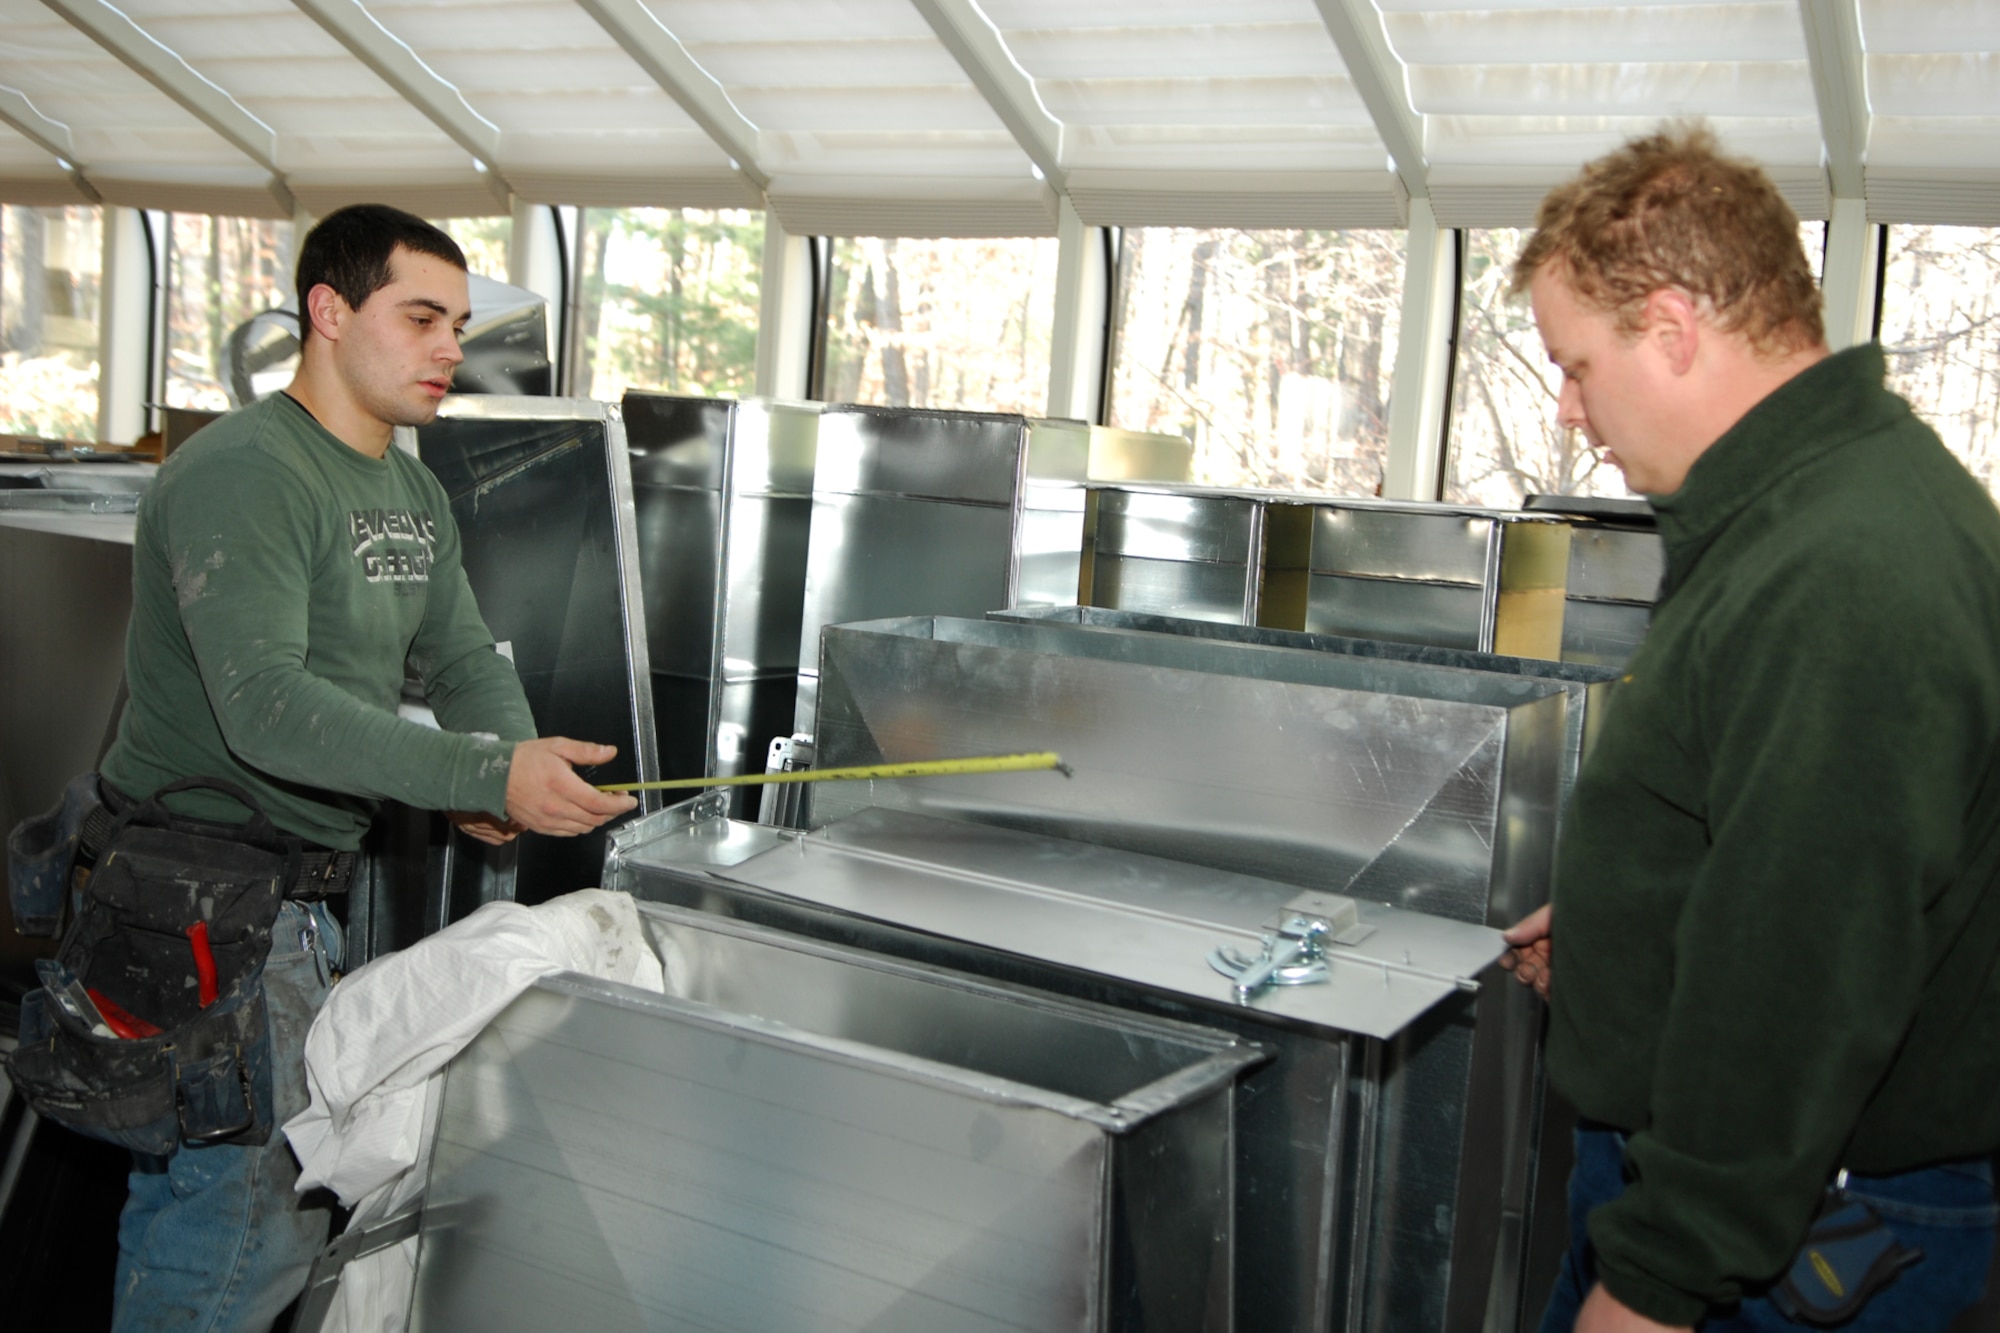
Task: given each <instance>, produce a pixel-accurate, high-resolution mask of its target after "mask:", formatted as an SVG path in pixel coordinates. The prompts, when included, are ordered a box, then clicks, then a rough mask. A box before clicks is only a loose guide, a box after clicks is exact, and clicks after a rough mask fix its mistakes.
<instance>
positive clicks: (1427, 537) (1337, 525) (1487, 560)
mask: <svg viewBox="0 0 2000 1333" xmlns="http://www.w3.org/2000/svg"><path fill="white" fill-rule="evenodd" d="M1569 531H1570V530H1569V524H1568V523H1566V522H1564V521H1562V520H1560V519H1556V518H1550V517H1547V516H1542V515H1523V514H1515V513H1504V512H1495V511H1491V510H1486V511H1481V510H1463V509H1449V508H1445V507H1443V506H1421V507H1420V506H1416V505H1400V506H1390V505H1386V504H1369V503H1367V502H1344V501H1322V502H1318V503H1314V504H1273V505H1272V507H1271V513H1270V517H1269V529H1268V532H1269V535H1268V537H1267V540H1266V546H1265V553H1264V563H1265V570H1264V580H1265V592H1264V602H1263V605H1262V607H1261V608H1260V610H1259V613H1258V623H1259V624H1262V625H1269V626H1271V627H1273V628H1276V629H1297V630H1306V631H1309V632H1312V633H1315V634H1340V635H1346V636H1348V637H1351V638H1360V639H1398V640H1402V641H1404V642H1409V643H1434V644H1438V645H1441V646H1443V647H1448V648H1469V649H1473V650H1475V651H1478V652H1490V653H1504V654H1507V655H1510V656H1515V657H1545V658H1558V657H1560V656H1561V655H1562V622H1563V583H1564V578H1565V575H1566V573H1567V570H1568V562H1569Z"/></svg>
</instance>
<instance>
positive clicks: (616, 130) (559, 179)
mask: <svg viewBox="0 0 2000 1333" xmlns="http://www.w3.org/2000/svg"><path fill="white" fill-rule="evenodd" d="M370 12H371V13H372V14H373V15H374V16H375V18H376V19H377V20H378V21H379V22H380V23H381V24H382V25H383V26H384V27H385V28H387V29H388V30H389V31H391V32H393V33H394V34H395V35H396V37H397V38H398V39H400V40H401V41H403V42H405V43H407V44H408V45H409V47H410V48H411V49H412V50H413V51H414V52H416V54H417V55H418V56H419V57H420V58H421V59H422V60H423V61H424V62H425V64H427V65H428V66H429V67H430V68H432V69H433V70H435V71H436V72H437V73H438V74H439V75H440V76H441V77H442V78H444V79H445V80H446V81H447V82H449V83H450V84H451V85H452V86H453V87H455V88H456V89H457V90H458V91H459V93H460V94H461V95H462V96H463V97H464V99H465V102H466V104H467V105H468V106H469V107H470V108H471V109H472V110H473V111H474V112H475V113H476V114H477V115H479V116H480V117H481V118H482V119H484V120H486V121H487V122H489V123H490V124H492V125H493V126H494V128H495V129H497V130H498V131H499V136H500V137H499V144H498V149H497V153H496V156H497V159H498V160H497V162H496V164H495V165H496V166H497V167H498V169H499V171H500V173H501V175H502V176H503V177H505V178H506V179H507V180H508V182H509V183H510V184H512V185H513V186H514V188H515V189H516V190H517V191H520V192H522V193H524V194H526V193H530V191H527V190H523V186H522V182H521V181H517V180H515V177H516V176H517V175H520V176H524V177H526V178H530V179H532V180H533V181H534V186H533V190H532V193H534V194H536V195H541V196H544V197H546V196H547V195H548V193H549V192H551V191H555V192H557V193H558V194H560V192H561V189H562V184H563V182H564V181H565V180H566V179H567V180H571V181H574V182H575V184H576V185H577V187H578V191H579V199H580V201H583V202H589V203H593V204H601V203H604V202H605V201H606V199H607V198H608V197H610V195H621V194H622V197H623V201H624V202H627V203H633V204H637V203H658V202H662V199H663V197H664V198H665V199H666V200H667V201H669V202H672V201H673V198H672V197H673V196H674V194H675V189H674V188H673V187H674V185H675V184H676V183H678V184H682V185H688V186H689V189H688V190H686V191H683V192H682V193H683V194H701V195H702V196H703V197H704V198H707V197H708V195H709V193H710V192H712V191H713V189H714V188H715V187H717V186H718V185H720V186H721V187H722V189H723V190H724V192H725V193H726V195H727V196H728V200H729V202H730V203H731V204H733V205H742V204H744V203H754V202H755V198H754V195H753V194H752V193H751V192H750V191H749V190H748V188H747V187H746V186H745V185H744V184H743V183H742V182H741V181H740V180H738V179H736V173H735V171H734V169H733V168H731V166H730V163H729V155H728V154H727V153H725V152H723V151H722V149H721V148H719V147H718V146H717V145H716V143H715V141H714V140H713V139H712V138H710V137H709V136H708V134H707V133H705V132H704V131H703V130H702V129H701V127H700V126H699V125H697V124H696V123H695V122H694V120H693V119H692V118H690V117H689V115H688V113H687V112H686V111H685V110H683V109H682V108H681V106H680V105H679V104H678V103H677V102H675V101H674V99H673V98H672V97H671V96H670V95H669V94H668V93H667V92H666V91H665V90H664V89H662V88H661V87H660V85H659V83H658V82H657V81H656V80H654V79H653V77H652V76H651V75H649V74H647V73H646V71H645V70H644V69H643V68H641V67H640V65H639V64H638V63H637V62H636V61H635V60H634V59H633V58H632V57H631V55H629V54H628V53H627V52H626V51H625V50H624V49H623V48H622V47H620V46H619V45H618V42H617V40H616V39H615V38H613V37H612V36H611V34H610V33H608V32H606V31H605V30H604V28H603V27H602V26H600V25H599V24H598V23H596V22H595V21H594V20H592V19H591V18H590V16H589V15H587V14H586V13H584V12H583V11H582V10H581V9H579V8H578V7H577V6H576V5H575V4H573V3H570V0H553V2H552V0H518V2H517V3H493V2H492V0H394V3H378V4H374V5H372V6H371V8H370ZM621 177H622V178H624V179H625V180H628V181H629V182H631V184H630V186H629V187H628V188H626V189H624V190H623V191H622V192H621V191H620V190H619V189H618V188H617V186H616V182H617V180H619V179H620V178H621ZM663 178H664V179H663ZM607 191H609V194H607ZM586 193H587V194H588V195H589V196H590V198H588V199H587V200H582V199H581V195H582V194H586Z"/></svg>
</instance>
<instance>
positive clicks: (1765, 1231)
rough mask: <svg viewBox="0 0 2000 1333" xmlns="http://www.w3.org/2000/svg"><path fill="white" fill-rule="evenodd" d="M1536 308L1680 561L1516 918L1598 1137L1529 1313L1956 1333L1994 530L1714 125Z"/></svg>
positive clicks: (1991, 953) (1972, 1213)
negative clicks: (1843, 334)
mask: <svg viewBox="0 0 2000 1333" xmlns="http://www.w3.org/2000/svg"><path fill="white" fill-rule="evenodd" d="M1514 285H1515V289H1516V291H1517V292H1519V291H1526V292H1527V293H1528V294H1529V295H1530V297H1531V299H1532V302H1533V306H1534V312H1535V321H1536V324H1537V326H1538V327H1539V328H1540V330H1541V334H1542V339H1543V342H1544V343H1545V344H1546V346H1547V348H1548V354H1549V359H1550V360H1551V361H1553V362H1554V363H1555V365H1556V366H1557V367H1558V368H1559V369H1560V370H1561V371H1562V389H1561V394H1560V397H1559V400H1558V407H1557V419H1558V421H1560V422H1561V423H1562V424H1563V425H1564V426H1566V427H1569V428H1571V429H1575V430H1581V431H1583V432H1584V433H1585V435H1586V437H1587V438H1588V439H1589V441H1590V442H1591V444H1592V445H1593V446H1595V447H1596V448H1598V449H1600V450H1602V451H1603V452H1604V453H1605V454H1606V455H1607V456H1608V457H1609V458H1611V460H1612V461H1613V462H1615V463H1616V464H1617V465H1618V467H1619V468H1620V469H1621V470H1622V471H1623V472H1624V474H1625V478H1626V480H1627V482H1628V483H1629V484H1630V485H1631V486H1632V488H1633V489H1634V490H1637V491H1640V492H1643V493H1644V494H1646V495H1648V496H1649V497H1651V499H1652V502H1653V506H1654V508H1655V510H1656V511H1657V512H1658V514H1659V521H1660V530H1661V535H1662V537H1663V538H1664V541H1665V545H1666V554H1667V574H1666V581H1665V584H1664V587H1663V589H1662V592H1661V596H1660V600H1659V603H1658V606H1657V609H1656V611H1655V613H1654V618H1653V626H1652V629H1651V631H1650V633H1649V635H1648V638H1647V640H1646V642H1645V644H1644V645H1643V646H1642V647H1641V648H1640V650H1639V652H1638V654H1637V655H1636V656H1635V657H1634V658H1633V659H1632V662H1631V664H1630V666H1629V668H1628V674H1627V675H1626V677H1625V679H1624V681H1623V682H1622V683H1621V684H1620V686H1619V689H1618V692H1617V694H1616V696H1615V697H1614V699H1613V701H1612V704H1611V707H1610V709H1609V711H1608V714H1607V717H1606V720H1605V723H1604V727H1603V731H1602V733H1601V736H1600V738H1599V740H1598V742H1597V744H1596V746H1595V748H1594V749H1593V751H1592V753H1591V755H1590V757H1589V759H1588V760H1587V762H1586V763H1585V766H1584V769H1583V772H1582V773H1581V775H1580V776H1579V779H1578V781H1577V785H1576V791H1575V796H1574V803H1573V804H1572V806H1571V808H1570V811H1569V814H1568V817H1567V819H1566V822H1565V831H1564V834H1563V840H1562V845H1561V847H1560V849H1559V851H1558V854H1557V866H1556V874H1555V881H1554V886H1553V892H1552V896H1551V903H1550V906H1549V907H1546V908H1544V909H1543V910H1542V911H1540V912H1538V913H1536V914H1535V915H1534V916H1532V917H1530V918H1529V919H1528V920H1527V921H1524V922H1522V923H1521V924H1520V925H1519V926H1517V927H1516V928H1515V929H1514V930H1513V931H1512V932H1510V940H1511V942H1512V943H1513V945H1514V946H1515V947H1514V950H1513V953H1512V955H1511V957H1510V958H1509V959H1508V962H1509V964H1510V965H1511V966H1512V967H1513V968H1514V970H1515V973H1516V975H1517V976H1518V977H1519V978H1520V979H1522V980H1523V981H1526V982H1528V983H1530V984H1532V985H1534V986H1535V987H1536V988H1537V989H1538V990H1539V991H1541V993H1542V994H1544V995H1545V996H1548V997H1549V1000H1550V1006H1551V1014H1550V1024H1549V1037H1548V1068H1549V1074H1550V1078H1551V1079H1552V1081H1553V1082H1554V1084H1555V1086H1556V1088H1557V1089H1558V1090H1559V1091H1560V1092H1561V1093H1562V1094H1563V1095H1564V1096H1565V1097H1566V1098H1567V1099H1568V1100H1569V1101H1570V1102H1571V1103H1573V1104H1574V1105H1575V1106H1576V1108H1577V1110H1578V1112H1579V1113H1580V1116H1581V1118H1582V1127H1581V1129H1580V1130H1579V1132H1578V1136H1577V1163H1576V1169H1575V1171H1574V1173H1573V1175H1572V1177H1571V1183H1570V1214H1571V1218H1570V1222H1571V1232H1572V1239H1571V1247H1570V1251H1569V1253H1568V1255H1567V1256H1566V1259H1565V1262H1564V1269H1563V1274H1562V1278H1561V1280H1560V1281H1559V1283H1558V1287H1557V1291H1556V1293H1555V1295H1554V1297H1553V1298H1552V1300H1551V1303H1550V1308H1549V1310H1548V1312H1547V1315H1546V1317H1545V1320H1544V1323H1543V1325H1542V1327H1543V1329H1544V1330H1545V1331H1550V1333H1553V1331H1555V1330H1568V1329H1571V1328H1575V1329H1578V1330H1584V1331H1585V1333H1607V1330H1626V1329H1638V1330H1654V1329H1661V1328H1668V1329H1675V1328H1693V1327H1697V1326H1699V1327H1701V1328H1703V1329H1708V1330H1746V1329H1797V1328H1799V1327H1802V1326H1804V1325H1808V1324H1820V1325H1833V1324H1837V1325H1838V1326H1839V1327H1841V1328H1844V1329H1854V1330H1895V1331H1896V1333H1922V1331H1923V1330H1938V1331H1939V1333H1942V1331H1943V1330H1945V1329H1946V1328H1948V1327H1949V1325H1950V1324H1951V1322H1952V1319H1953V1318H1954V1317H1955V1316H1956V1315H1957V1313H1958V1312H1959V1311H1961V1310H1962V1309H1964V1308H1965V1307H1967V1306H1969V1305H1971V1304H1973V1303H1974V1302H1976V1301H1977V1300H1978V1299H1979V1296H1980V1293H1981V1291H1982V1288H1983V1285H1984V1282H1985V1277H1986V1272H1987V1268H1988V1265H1989V1263H1990V1260H1991V1255H1992V1250H1993V1221H1994V1213H1995V1207H1994V1194H1993V1177H1992V1171H1991V1166H1990V1161H1991V1156H1992V1153H1993V1151H1994V1148H1995V1146H1996V1145H2000V890H1996V880H2000V514H1996V512H1995V509H1994V506H1993V502H1992V501H1991V499H1989V498H1988V496H1987V495H1986V493H1985V492H1984V491H1983V490H1982V489H1981V488H1980V486H1979V485H1978V483H1977V482H1975V481H1974V480H1973V479H1972V478H1971V477H1970V476H1969V475H1968V474H1967V473H1966V471H1965V469H1964V468H1963V467H1961V466H1960V465H1959V464H1958V462H1957V461H1956V460H1954V459H1953V458H1952V456H1951V455H1950V454H1949V453H1947V452H1946V451H1945V449H1944V447H1943V446H1942V445H1941V444H1940V443H1939V442H1938V439H1937V437H1936V435H1935V434H1933V433H1932V432H1931V430H1930V429H1929V428H1928V427H1927V426H1925V425H1924V424H1923V423H1922V422H1920V421H1918V420H1917V419H1916V418H1915V417H1914V416H1912V415H1911V413H1910V409H1909V405H1908V404H1907V403H1905V402H1904V401H1903V400H1902V399H1901V398H1898V397H1896V396H1895V395H1894V394H1892V393H1890V392H1888V391H1887V390H1886V389H1885V388H1884V387H1883V371H1884V365H1883V358H1882V352H1881V349H1880V348H1878V347H1875V346H1872V345H1869V346H1861V347H1854V348H1850V349H1848V350H1846V351H1842V352H1839V353H1829V351H1828V349H1827V346H1826V340H1825V336H1824V333H1823V331H1822V324H1821V317H1820V297H1819V293H1818V291H1817V290H1816V288H1815V285H1814V281H1813V275H1812V270H1811V267H1810V266H1809V265H1808V263H1807V261H1806V257H1805V255H1804V254H1803V253H1802V251H1801V249H1800V246H1799V239H1798V221H1797V219H1796V217H1795V216H1794V215H1793V213H1792V210H1791V209H1790V207H1788V206H1787V205H1786V203H1785V201H1784V199H1783V197H1782V196H1781V195H1780V194H1779V193H1778V191H1777V189H1776V187H1775V186H1773V185H1772V183H1771V182H1770V180H1769V179H1768V178H1767V177H1766V176H1765V175H1764V173H1763V172H1762V171H1761V170H1759V169H1758V168H1757V167H1756V166H1755V165H1754V164H1751V163H1748V162H1744V161H1740V160H1737V159H1734V158H1731V157H1729V156H1727V155H1725V154H1724V153H1722V152H1721V150H1720V149H1719V147H1718V145H1717V143H1716V140H1715V138H1714V136H1713V134H1711V133H1710V132H1709V131H1708V130H1706V129H1704V128H1702V127H1699V126H1677V127H1672V128H1670V129H1668V130H1665V131H1663V132H1661V133H1658V134H1654V135H1651V136H1649V137H1646V138H1642V139H1638V140H1635V141H1633V142H1631V143H1629V144H1627V145H1626V146H1625V147H1623V148H1621V149H1619V150H1618V151H1616V152H1613V153H1611V154H1609V155H1608V156H1606V157H1603V158H1601V159H1599V160H1597V161H1595V162H1592V163H1590V164H1589V165H1588V166H1586V167H1585V168H1584V170H1583V172H1582V174H1581V175H1579V176H1578V177H1577V178H1576V179H1575V180H1573V181H1571V182H1569V183H1568V184H1566V185H1563V186H1561V187H1559V188H1558V189H1556V190H1555V191H1554V192H1553V193H1551V194H1550V195H1549V197H1548V198H1547V199H1546V200H1545V201H1544V202H1543V204H1542V208H1541V213H1540V216H1539V218H1538V220H1537V226H1536V230H1535V233H1534V235H1533V237H1532V239H1531V240H1530V241H1529V242H1528V245H1527V248H1526V249H1525V250H1524V251H1523V253H1522V255H1521V257H1520V259H1519V260H1518V261H1517V263H1516V265H1515V268H1514ZM1558 961H1559V964H1560V965H1559V966H1556V964H1557V962H1558ZM1552 977H1556V978H1559V984H1555V985H1553V986H1552V985H1551V979H1552Z"/></svg>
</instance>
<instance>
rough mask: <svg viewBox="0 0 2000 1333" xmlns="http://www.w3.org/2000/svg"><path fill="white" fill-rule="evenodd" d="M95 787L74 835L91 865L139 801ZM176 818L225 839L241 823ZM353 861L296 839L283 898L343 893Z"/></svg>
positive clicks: (106, 786)
mask: <svg viewBox="0 0 2000 1333" xmlns="http://www.w3.org/2000/svg"><path fill="white" fill-rule="evenodd" d="M97 788H98V792H99V794H100V796H101V797H102V799H103V804H102V805H100V806H98V807H97V809H95V810H93V811H91V812H90V814H89V815H88V816H87V817H85V819H84V821H83V828H82V831H81V833H80V835H79V837H78V845H77V854H78V861H79V863H80V864H82V865H84V866H86V867H88V866H91V865H95V864H96V862H97V858H98V857H100V856H102V855H103V854H104V848H105V846H106V844H107V843H108V842H109V840H110V837H111V830H112V829H113V828H115V827H116V826H117V824H118V819H119V817H120V816H121V815H123V814H124V813H125V812H126V811H128V810H130V809H132V808H133V807H134V806H136V805H138V804H139V802H137V801H134V800H133V799H132V798H131V797H129V796H127V795H126V794H125V793H123V792H121V791H119V790H118V789H117V788H116V787H114V786H112V785H111V784H110V783H109V782H106V781H105V780H104V779H103V778H99V779H98V780H97ZM176 820H177V822H178V824H179V825H180V827H182V828H185V829H189V830H191V831H198V832H201V833H203V834H205V835H206V836H208V837H212V838H224V839H227V838H230V837H232V836H240V834H241V832H242V826H240V825H236V824H223V823H216V822H212V821H209V820H205V819H189V818H187V817H185V816H176ZM354 863H355V853H353V852H337V851H335V850H333V849H332V848H331V847H322V846H320V845H319V844H318V843H315V842H307V841H305V840H304V839H300V840H299V868H298V873H297V874H296V875H295V876H294V877H293V879H292V881H291V882H290V883H289V884H287V885H286V886H285V897H287V898H290V899H292V900H293V901H295V902H302V903H314V902H318V901H320V900H321V899H323V898H331V897H332V896H334V895H335V894H337V893H345V892H347V886H348V885H349V884H351V883H353V881H354Z"/></svg>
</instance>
